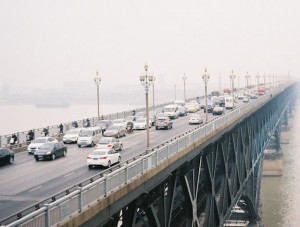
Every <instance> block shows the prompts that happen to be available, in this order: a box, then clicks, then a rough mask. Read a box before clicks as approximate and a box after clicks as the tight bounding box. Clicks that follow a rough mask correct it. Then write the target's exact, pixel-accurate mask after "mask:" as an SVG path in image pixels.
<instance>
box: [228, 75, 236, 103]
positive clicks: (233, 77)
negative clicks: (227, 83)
mask: <svg viewBox="0 0 300 227" xmlns="http://www.w3.org/2000/svg"><path fill="white" fill-rule="evenodd" d="M229 77H230V79H231V84H232V107H233V108H234V79H235V74H234V73H233V70H232V71H231V74H230V75H229Z"/></svg>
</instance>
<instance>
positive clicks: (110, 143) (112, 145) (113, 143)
mask: <svg viewBox="0 0 300 227" xmlns="http://www.w3.org/2000/svg"><path fill="white" fill-rule="evenodd" d="M95 148H109V149H114V150H120V151H121V150H122V148H123V143H122V142H121V141H120V140H119V139H116V138H115V137H102V138H101V139H100V140H99V141H98V143H97V144H96V146H95Z"/></svg>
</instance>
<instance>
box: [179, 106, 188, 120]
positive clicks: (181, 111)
mask: <svg viewBox="0 0 300 227" xmlns="http://www.w3.org/2000/svg"><path fill="white" fill-rule="evenodd" d="M186 115H187V111H186V108H185V107H183V106H182V107H178V116H179V117H183V116H186Z"/></svg>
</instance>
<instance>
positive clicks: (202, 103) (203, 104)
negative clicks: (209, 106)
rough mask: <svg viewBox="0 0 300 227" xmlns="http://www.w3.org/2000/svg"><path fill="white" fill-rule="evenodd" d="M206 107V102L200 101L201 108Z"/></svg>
mask: <svg viewBox="0 0 300 227" xmlns="http://www.w3.org/2000/svg"><path fill="white" fill-rule="evenodd" d="M204 107H205V100H201V101H200V108H201V109H204Z"/></svg>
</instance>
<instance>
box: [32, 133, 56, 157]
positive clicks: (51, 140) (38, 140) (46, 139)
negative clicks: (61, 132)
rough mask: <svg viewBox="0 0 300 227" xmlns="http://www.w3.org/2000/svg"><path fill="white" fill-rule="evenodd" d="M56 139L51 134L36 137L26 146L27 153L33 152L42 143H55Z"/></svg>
mask: <svg viewBox="0 0 300 227" xmlns="http://www.w3.org/2000/svg"><path fill="white" fill-rule="evenodd" d="M57 142H58V141H57V139H55V138H54V137H51V136H46V137H38V138H36V139H35V140H33V141H31V143H30V144H29V145H28V147H27V151H28V154H33V153H34V152H35V151H36V150H37V149H39V147H40V146H42V145H43V144H44V143H57Z"/></svg>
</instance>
